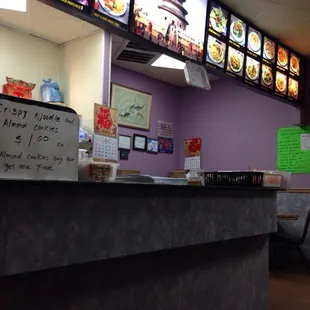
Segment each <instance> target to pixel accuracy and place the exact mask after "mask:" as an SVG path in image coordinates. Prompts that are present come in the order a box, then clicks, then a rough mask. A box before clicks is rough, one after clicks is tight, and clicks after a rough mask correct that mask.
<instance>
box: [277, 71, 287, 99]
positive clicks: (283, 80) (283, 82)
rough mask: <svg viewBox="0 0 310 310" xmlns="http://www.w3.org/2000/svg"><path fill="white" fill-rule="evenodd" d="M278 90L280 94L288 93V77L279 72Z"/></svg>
mask: <svg viewBox="0 0 310 310" xmlns="http://www.w3.org/2000/svg"><path fill="white" fill-rule="evenodd" d="M276 88H277V90H278V91H279V92H280V93H282V94H285V93H286V89H287V77H286V75H284V74H282V73H280V72H277V75H276Z"/></svg>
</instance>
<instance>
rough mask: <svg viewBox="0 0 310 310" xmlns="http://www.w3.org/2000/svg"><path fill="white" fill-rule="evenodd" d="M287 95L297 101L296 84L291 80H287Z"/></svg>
mask: <svg viewBox="0 0 310 310" xmlns="http://www.w3.org/2000/svg"><path fill="white" fill-rule="evenodd" d="M288 95H289V97H291V98H294V99H296V100H297V99H298V82H297V81H296V80H294V79H292V78H290V79H289V83H288Z"/></svg>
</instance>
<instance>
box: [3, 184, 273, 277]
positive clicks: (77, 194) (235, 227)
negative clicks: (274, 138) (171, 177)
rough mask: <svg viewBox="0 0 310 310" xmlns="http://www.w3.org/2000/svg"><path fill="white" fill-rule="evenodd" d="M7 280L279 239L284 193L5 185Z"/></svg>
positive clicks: (62, 185) (4, 226)
mask: <svg viewBox="0 0 310 310" xmlns="http://www.w3.org/2000/svg"><path fill="white" fill-rule="evenodd" d="M0 194H1V208H0V225H1V226H0V232H1V238H0V247H1V248H0V250H1V252H0V273H1V274H2V275H12V274H18V273H24V272H30V271H36V270H42V269H49V268H54V267H60V266H68V265H74V264H79V263H86V262H92V261H98V260H104V259H109V258H116V257H124V256H128V255H134V254H139V253H147V252H154V251H159V250H166V249H173V248H179V247H185V246H191V245H198V244H205V243H210V242H216V241H224V240H231V239H236V238H243V237H251V236H258V235H264V234H268V233H271V232H274V231H276V191H271V190H256V189H228V188H204V187H199V188H196V187H178V186H159V185H141V184H140V185H138V184H136V185H132V184H98V183H74V182H72V183H71V182H26V181H25V182H24V181H1V182H0Z"/></svg>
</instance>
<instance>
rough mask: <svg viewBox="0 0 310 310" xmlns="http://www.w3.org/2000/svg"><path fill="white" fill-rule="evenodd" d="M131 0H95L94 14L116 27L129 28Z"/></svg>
mask: <svg viewBox="0 0 310 310" xmlns="http://www.w3.org/2000/svg"><path fill="white" fill-rule="evenodd" d="M129 12H130V0H94V16H95V17H97V18H99V19H102V20H104V21H106V22H108V23H110V24H112V25H113V26H115V27H118V28H123V29H128V24H129V15H130V14H129Z"/></svg>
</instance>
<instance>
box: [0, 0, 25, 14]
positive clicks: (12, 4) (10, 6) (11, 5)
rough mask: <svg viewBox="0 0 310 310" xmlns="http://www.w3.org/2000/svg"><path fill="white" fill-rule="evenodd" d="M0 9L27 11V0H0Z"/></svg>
mask: <svg viewBox="0 0 310 310" xmlns="http://www.w3.org/2000/svg"><path fill="white" fill-rule="evenodd" d="M0 9H6V10H13V11H20V12H27V0H0Z"/></svg>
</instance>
